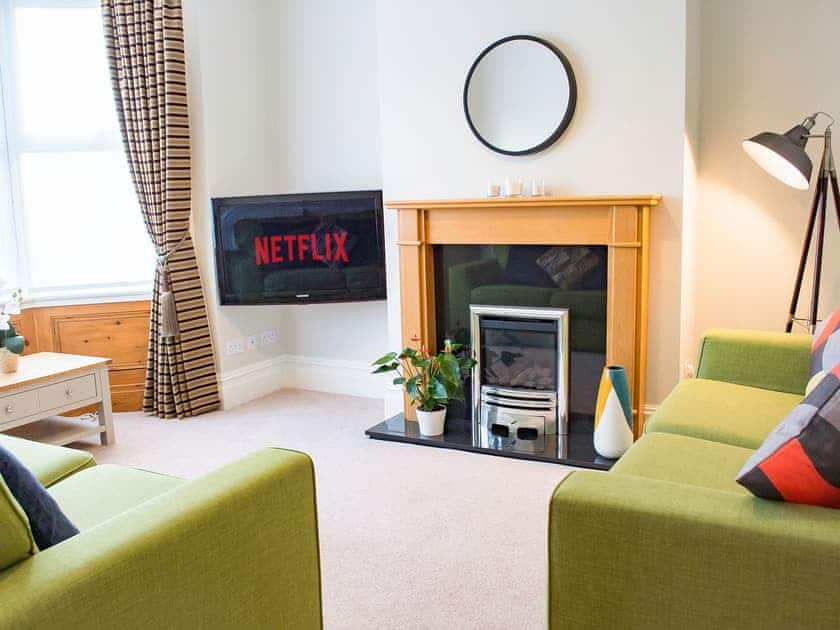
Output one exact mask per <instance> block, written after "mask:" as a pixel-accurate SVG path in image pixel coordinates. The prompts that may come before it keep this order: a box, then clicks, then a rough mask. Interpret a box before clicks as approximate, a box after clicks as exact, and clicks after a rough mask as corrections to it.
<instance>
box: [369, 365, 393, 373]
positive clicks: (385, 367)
mask: <svg viewBox="0 0 840 630" xmlns="http://www.w3.org/2000/svg"><path fill="white" fill-rule="evenodd" d="M394 369H396V365H395V364H393V363H391V364H389V365H380V366H379V367H378V368H376V369H375V370H374V371H373V372H371V374H382V373H383V372H390V371H392V370H394Z"/></svg>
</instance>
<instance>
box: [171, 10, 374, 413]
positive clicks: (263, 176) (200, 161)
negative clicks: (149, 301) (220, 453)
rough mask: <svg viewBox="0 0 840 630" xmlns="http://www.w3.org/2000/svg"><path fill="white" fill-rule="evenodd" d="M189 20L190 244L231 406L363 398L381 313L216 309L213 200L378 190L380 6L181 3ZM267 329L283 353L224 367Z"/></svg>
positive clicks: (324, 308)
mask: <svg viewBox="0 0 840 630" xmlns="http://www.w3.org/2000/svg"><path fill="white" fill-rule="evenodd" d="M184 9H185V39H186V47H187V51H186V52H187V62H188V79H189V88H190V93H189V97H190V113H191V123H192V136H193V179H194V182H193V184H194V190H193V198H194V201H193V205H194V209H195V211H194V219H193V222H194V232H195V240H196V247H197V250H198V255H199V263H200V266H201V270H202V274H203V278H204V283H205V290H206V295H207V302H208V309H209V312H210V319H211V324H212V328H213V332H214V339H215V342H216V349H217V355H218V362H219V368H220V373H221V378H222V385H223V394H224V395H225V398H226V401H225V403H226V405H230V404H231V403H235V402H241V401H242V400H245V399H247V398H250V397H252V396H256V395H260V394H263V393H266V392H268V391H271V390H272V389H276V388H277V387H279V386H280V385H282V384H291V385H303V386H308V387H316V388H317V387H322V386H333V388H335V384H334V383H329V382H327V383H326V384H325V383H324V377H325V376H326V377H327V378H331V379H333V380H335V379H336V378H337V379H338V380H340V379H341V378H342V377H341V374H342V373H343V374H344V377H345V379H350V380H353V379H356V380H353V382H354V383H356V384H357V385H361V384H362V383H364V382H365V381H361V380H359V378H360V376H361V375H360V372H362V370H363V368H364V367H365V366H366V365H367V364H369V362H370V360H371V359H372V358H375V357H376V356H379V355H381V354H382V353H383V352H384V342H385V337H384V334H382V331H383V330H384V329H385V327H386V325H387V322H386V305H385V302H372V303H361V304H342V305H313V306H225V307H222V306H219V305H218V292H217V289H216V276H215V267H214V258H213V245H212V243H213V238H212V217H211V214H210V199H211V198H212V197H217V196H230V195H254V194H271V193H284V192H315V191H329V190H347V189H363V188H379V187H380V186H381V176H380V172H381V169H380V155H379V127H378V120H379V114H378V95H377V89H376V38H375V13H374V2H373V0H366V1H364V2H361V1H357V2H353V3H352V5H351V4H350V3H345V2H341V1H340V0H309V1H304V0H298V1H287V2H264V1H261V0H244V1H239V2H235V3H233V2H227V1H225V0H185V1H184ZM269 328H275V329H277V330H278V332H279V341H278V343H277V344H275V345H269V346H263V347H260V348H258V349H257V350H252V351H247V352H245V353H243V354H238V355H233V356H225V354H224V352H223V350H224V343H225V341H226V340H228V339H232V338H236V337H244V336H247V335H249V334H259V333H260V331H262V330H266V329H269ZM325 358H327V359H329V360H336V361H338V363H336V364H335V365H332V366H331V365H330V363H329V361H327V362H326V363H325V362H324V359H325ZM333 368H334V369H333ZM342 370H343V371H344V372H342ZM348 370H349V372H348ZM331 371H332V372H333V373H332V374H331ZM336 373H338V376H336ZM338 389H341V387H340V386H339V387H338ZM355 391H362V392H363V393H364V392H369V391H370V390H368V389H365V388H361V389H359V388H357V389H356V390H355ZM374 391H375V392H376V393H378V390H374Z"/></svg>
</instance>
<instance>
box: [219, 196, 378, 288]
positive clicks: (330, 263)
mask: <svg viewBox="0 0 840 630" xmlns="http://www.w3.org/2000/svg"><path fill="white" fill-rule="evenodd" d="M212 203H213V220H214V225H215V230H214V232H215V245H216V272H217V273H216V275H217V277H218V282H219V296H220V300H221V303H222V304H292V303H294V304H300V303H315V302H356V301H364V300H384V299H385V247H384V234H383V226H382V191H381V190H367V191H352V192H331V193H314V194H300V195H268V196H257V197H221V198H214V199H213V200H212Z"/></svg>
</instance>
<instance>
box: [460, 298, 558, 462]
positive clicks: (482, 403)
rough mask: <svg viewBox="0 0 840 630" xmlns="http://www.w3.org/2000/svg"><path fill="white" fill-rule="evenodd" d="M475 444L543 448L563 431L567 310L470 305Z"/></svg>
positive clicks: (526, 448) (498, 446)
mask: <svg viewBox="0 0 840 630" xmlns="http://www.w3.org/2000/svg"><path fill="white" fill-rule="evenodd" d="M470 334H471V342H472V350H473V353H474V355H475V358H476V365H475V367H474V368H473V372H472V385H473V391H472V393H473V396H472V400H473V414H472V418H473V442H474V443H475V445H476V446H483V447H490V448H508V449H515V450H523V451H535V450H537V451H538V450H541V449H542V448H543V447H544V442H545V436H547V435H549V436H553V435H566V434H567V433H568V426H569V425H568V418H569V396H568V388H569V310H568V309H566V308H544V307H539V308H532V307H519V306H490V305H470Z"/></svg>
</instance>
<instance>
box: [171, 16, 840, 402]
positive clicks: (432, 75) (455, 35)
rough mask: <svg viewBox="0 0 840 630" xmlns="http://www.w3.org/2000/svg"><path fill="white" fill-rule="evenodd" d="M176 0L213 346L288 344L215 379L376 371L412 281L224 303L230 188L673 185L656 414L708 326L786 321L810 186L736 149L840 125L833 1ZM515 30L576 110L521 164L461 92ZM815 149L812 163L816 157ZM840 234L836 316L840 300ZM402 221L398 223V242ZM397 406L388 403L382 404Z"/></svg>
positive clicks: (830, 266)
mask: <svg viewBox="0 0 840 630" xmlns="http://www.w3.org/2000/svg"><path fill="white" fill-rule="evenodd" d="M184 6H185V9H186V20H185V28H186V38H187V58H188V71H189V82H190V100H191V112H192V124H193V137H194V140H193V142H194V179H195V181H194V198H195V208H196V212H195V221H194V224H195V225H194V228H195V234H196V243H197V248H198V251H199V258H200V265H201V268H202V272H203V274H204V278H205V282H206V287H207V292H208V305H209V308H210V316H211V320H212V324H213V330H214V334H215V338H216V341H217V344H219V345H221V343H222V342H223V341H224V340H225V339H228V338H231V337H241V336H244V335H247V334H251V333H254V332H259V331H260V330H262V329H266V328H277V329H278V330H279V331H280V334H281V340H280V343H278V344H277V345H276V346H269V347H267V348H261V349H260V350H257V351H253V352H248V353H245V354H242V355H236V356H233V357H225V356H221V353H220V358H219V361H220V367H221V371H222V373H223V374H230V373H243V370H244V371H245V372H247V371H248V370H250V369H251V368H254V369H257V368H259V366H261V365H263V364H264V363H265V362H266V361H268V362H272V361H275V360H277V359H278V358H279V357H282V356H288V355H295V356H298V357H312V358H313V359H314V360H315V363H312V364H308V365H306V366H304V367H305V369H307V370H316V369H321V368H318V367H317V366H318V365H326V364H328V363H329V362H330V361H339V362H344V365H352V366H361V365H363V363H364V362H366V361H368V360H369V359H370V357H371V356H373V355H376V354H378V353H379V352H380V351H381V350H382V349H384V347H385V346H386V345H390V346H397V345H398V344H399V341H400V334H399V299H398V296H399V284H398V277H397V260H396V247H395V246H393V245H391V246H390V247H389V249H388V266H389V268H388V274H389V293H390V295H391V299H390V300H389V301H388V303H387V305H386V304H384V303H368V304H354V305H322V306H314V305H313V306H309V307H237V308H233V307H224V308H221V307H219V306H218V305H217V296H216V289H215V271H214V268H213V253H212V235H211V225H210V214H209V198H210V197H211V196H216V195H234V194H258V193H276V192H285V191H314V190H330V189H341V188H365V187H371V188H374V187H379V186H382V187H383V188H384V190H385V196H386V198H393V199H398V198H408V197H448V196H469V195H476V196H479V195H482V194H483V192H484V189H485V185H486V181H487V179H488V178H490V177H492V178H495V179H502V178H504V177H507V176H511V177H522V178H523V179H525V180H526V181H527V180H528V179H530V178H532V177H538V178H542V179H545V181H546V183H547V185H548V187H549V189H550V191H551V192H554V193H557V194H586V193H593V194H597V193H661V194H663V195H664V203H663V204H662V205H661V206H660V207H658V208H656V209H655V210H654V213H653V226H652V227H653V237H654V242H655V246H654V250H653V252H652V270H651V280H652V291H651V322H650V329H651V347H650V357H649V359H650V368H649V369H650V373H649V391H648V400H649V401H650V402H651V403H656V402H658V401H659V400H661V399H662V398H663V397H664V395H665V394H666V393H667V392H668V391H669V390H670V388H671V386H672V385H673V383H674V382H675V381H676V379H677V378H678V377H679V375H680V365H681V362H682V361H687V360H691V359H692V358H693V356H694V351H695V348H696V343H697V339H698V336H699V333H700V331H701V330H703V329H704V328H706V327H709V326H717V325H722V326H741V327H757V328H766V329H771V330H777V329H780V328H781V326H782V324H783V320H784V316H785V312H786V307H787V300H788V297H789V293H790V286H791V283H792V278H793V274H794V267H795V263H796V261H797V258H798V252H799V247H800V243H801V238H802V232H803V230H804V225H805V219H806V210H807V205H808V203H809V200H810V193H802V192H796V191H793V190H792V189H789V188H786V187H784V186H783V185H781V184H779V183H776V182H775V181H773V180H772V179H771V178H769V177H768V176H766V175H765V174H764V173H763V172H762V171H760V170H759V169H758V168H757V167H756V166H754V165H753V164H752V163H751V162H750V161H749V160H748V158H746V156H745V155H744V154H743V152H742V151H741V149H740V146H739V142H740V140H741V139H742V138H743V137H746V136H749V135H751V134H753V133H755V132H757V131H760V130H763V129H779V130H784V129H785V128H786V127H787V126H789V125H791V124H792V123H793V122H795V121H798V120H799V119H801V118H802V117H803V116H804V115H805V114H807V113H810V112H811V111H813V110H815V109H827V110H828V111H833V112H835V113H840V83H838V82H836V81H835V82H832V81H828V82H826V84H825V85H823V81H822V78H821V77H830V76H831V73H832V72H833V70H834V68H833V67H832V60H833V59H836V58H837V57H838V53H840V50H838V48H839V47H840V44H838V43H837V41H836V40H835V39H832V37H831V28H832V26H831V25H832V24H834V23H837V22H838V20H840V5H838V4H837V3H836V2H829V1H820V0H810V1H808V2H799V3H789V2H785V1H784V0H741V1H740V2H736V3H732V2H727V1H725V0H704V1H702V2H701V1H700V0H681V1H678V2H674V1H671V0H643V1H641V2H634V3H621V2H610V3H606V2H604V3H592V2H587V1H585V0H567V1H566V2H563V3H557V2H552V1H550V0H523V1H522V2H519V3H516V4H512V3H508V2H494V3H489V2H483V1H480V0H463V1H461V2H458V3H446V2H443V1H442V0H430V1H429V2H425V3H416V2H410V1H409V0H387V1H386V0H381V1H379V2H375V0H365V1H364V2H354V3H352V5H351V4H350V3H346V2H341V1H340V0H313V1H312V2H305V1H304V0H288V1H286V2H265V1H264V0H242V1H240V2H237V3H230V2H226V1H224V0H184ZM519 32H524V33H535V34H538V35H542V36H544V37H547V38H548V39H550V40H552V41H553V42H555V43H556V44H557V45H559V46H560V47H561V48H562V49H563V50H564V51H565V52H566V53H567V55H568V56H569V58H570V60H571V62H572V65H573V67H574V68H575V71H576V73H577V78H578V83H579V89H580V98H579V105H578V111H577V113H576V115H575V119H574V120H573V122H572V125H571V127H570V128H569V130H568V131H567V133H566V134H565V135H564V137H563V138H562V139H561V140H560V142H559V143H558V144H556V145H555V146H554V147H552V148H551V149H549V150H548V151H545V152H543V153H540V154H538V155H536V156H531V157H526V158H509V157H504V156H500V155H496V154H494V153H492V152H490V151H488V150H486V149H485V148H484V147H482V146H481V145H480V144H479V143H478V142H477V141H476V140H475V139H474V138H473V137H472V136H471V134H470V132H469V130H468V128H467V126H466V124H465V121H464V118H463V113H462V111H461V90H462V86H463V79H464V76H465V74H466V71H467V69H468V67H469V65H470V63H471V62H472V60H473V59H474V57H475V55H476V54H477V53H478V52H479V51H480V50H481V49H482V48H483V47H484V46H486V45H487V44H488V43H490V42H491V41H493V40H495V39H497V38H499V37H501V36H503V35H507V34H511V33H519ZM791 32H795V33H799V35H798V36H795V37H793V38H789V35H790V33H791ZM802 33H808V36H804V35H802ZM430 34H431V35H430ZM779 42H784V45H779ZM779 77H784V87H783V88H781V89H780V88H778V87H777V85H778V81H779ZM377 94H378V97H377ZM809 151H810V152H811V154H812V156H813V157H814V158H815V159H817V158H818V152H819V147H818V143H816V142H813V143H812V145H811V146H810V147H809ZM830 221H831V219H830ZM835 221H836V220H835ZM834 225H835V224H834V223H831V222H829V230H828V233H829V241H828V244H827V248H826V275H825V276H824V285H825V286H824V291H825V298H824V300H823V304H824V305H825V306H824V308H823V312H825V310H827V309H828V308H829V306H830V305H832V304H837V303H838V302H839V301H840V280H839V279H838V272H837V270H838V268H840V266H838V262H840V260H839V259H838V257H839V256H840V242H838V241H840V238H838V234H837V230H835V229H834V228H833V226H834ZM394 227H395V226H394V216H393V214H392V213H386V232H387V233H386V239H387V240H388V242H389V243H392V244H393V243H394V242H395V240H396V233H395V229H394ZM806 290H807V287H806ZM806 297H807V294H806ZM386 331H387V333H386ZM386 337H387V339H386ZM318 361H322V362H323V361H326V362H327V363H322V364H318V363H317V362H318ZM313 365H314V366H315V367H313ZM301 369H304V368H303V367H302V368H301ZM399 405H400V400H399V397H398V396H396V395H395V396H393V397H391V399H390V406H391V407H390V408H391V409H395V408H398V407H399Z"/></svg>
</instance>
